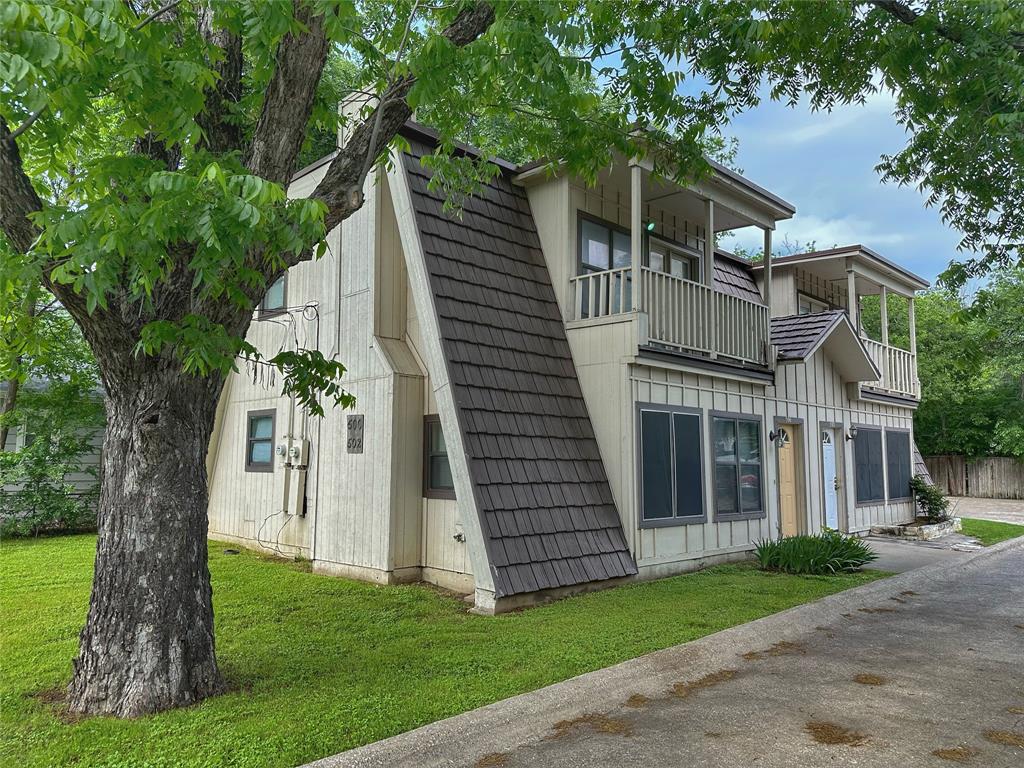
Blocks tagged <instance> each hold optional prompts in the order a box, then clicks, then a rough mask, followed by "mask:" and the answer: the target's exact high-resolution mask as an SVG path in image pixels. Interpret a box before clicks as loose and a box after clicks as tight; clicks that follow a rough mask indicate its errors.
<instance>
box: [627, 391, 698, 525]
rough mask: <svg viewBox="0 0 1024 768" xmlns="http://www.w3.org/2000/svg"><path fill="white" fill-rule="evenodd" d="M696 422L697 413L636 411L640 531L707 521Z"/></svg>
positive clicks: (647, 407) (667, 409)
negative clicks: (637, 414) (642, 528)
mask: <svg viewBox="0 0 1024 768" xmlns="http://www.w3.org/2000/svg"><path fill="white" fill-rule="evenodd" d="M700 422H701V417H700V414H699V413H698V412H692V411H688V410H684V409H678V408H673V407H671V406H659V405H641V406H640V407H639V420H638V426H639V431H640V434H639V440H638V442H639V453H640V455H639V465H640V471H639V476H640V509H641V515H640V525H641V527H657V526H659V525H682V524H685V523H697V522H703V521H704V520H705V519H706V517H705V514H704V482H703V471H702V453H701V442H700V441H701V424H700Z"/></svg>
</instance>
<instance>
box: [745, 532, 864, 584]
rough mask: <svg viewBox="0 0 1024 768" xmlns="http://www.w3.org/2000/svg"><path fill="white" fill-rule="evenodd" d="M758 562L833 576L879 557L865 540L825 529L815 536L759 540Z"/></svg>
mask: <svg viewBox="0 0 1024 768" xmlns="http://www.w3.org/2000/svg"><path fill="white" fill-rule="evenodd" d="M755 554H756V555H757V560H758V563H760V566H761V568H762V569H763V570H766V571H784V572H785V573H797V574H814V575H826V576H827V575H829V574H833V573H850V572H852V571H856V570H859V569H860V568H862V567H863V566H865V565H867V564H868V563H870V562H872V561H873V560H877V559H878V555H876V554H875V553H874V552H872V551H871V548H870V547H868V545H867V544H865V543H864V542H863V541H862V540H861V539H859V538H857V537H855V536H844V535H843V534H842V533H840V532H839V531H832V530H825V531H823V532H822V533H819V534H816V535H814V536H808V535H803V536H786V537H785V538H782V539H778V540H775V541H761V542H758V544H757V548H756V550H755Z"/></svg>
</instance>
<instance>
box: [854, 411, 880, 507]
mask: <svg viewBox="0 0 1024 768" xmlns="http://www.w3.org/2000/svg"><path fill="white" fill-rule="evenodd" d="M853 458H854V464H855V468H856V485H857V502H858V503H861V502H866V501H880V500H883V499H885V486H884V479H883V473H882V432H881V430H877V429H864V428H863V427H861V428H860V429H858V430H857V437H856V438H854V441H853Z"/></svg>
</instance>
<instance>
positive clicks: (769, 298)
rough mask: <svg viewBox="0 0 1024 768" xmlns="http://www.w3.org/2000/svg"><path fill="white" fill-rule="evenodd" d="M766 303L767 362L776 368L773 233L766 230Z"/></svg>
mask: <svg viewBox="0 0 1024 768" xmlns="http://www.w3.org/2000/svg"><path fill="white" fill-rule="evenodd" d="M764 303H765V304H767V305H768V325H767V327H765V329H764V349H765V360H766V361H767V362H768V364H769V365H771V366H772V367H774V362H773V359H772V231H771V229H769V228H768V227H765V228H764Z"/></svg>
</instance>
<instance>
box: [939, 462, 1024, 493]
mask: <svg viewBox="0 0 1024 768" xmlns="http://www.w3.org/2000/svg"><path fill="white" fill-rule="evenodd" d="M924 463H925V465H926V466H927V467H928V472H929V474H931V476H932V481H933V482H934V483H935V484H936V485H937V486H938V487H939V488H940V489H942V491H943V492H944V493H945V494H947V495H949V496H974V497H977V498H980V499H1024V462H1021V461H1020V460H1018V459H1008V458H1001V457H998V456H989V457H987V458H983V459H968V458H966V457H964V456H927V457H926V458H925V460H924Z"/></svg>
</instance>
